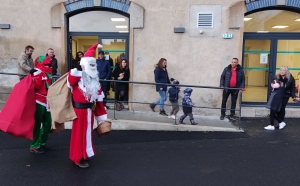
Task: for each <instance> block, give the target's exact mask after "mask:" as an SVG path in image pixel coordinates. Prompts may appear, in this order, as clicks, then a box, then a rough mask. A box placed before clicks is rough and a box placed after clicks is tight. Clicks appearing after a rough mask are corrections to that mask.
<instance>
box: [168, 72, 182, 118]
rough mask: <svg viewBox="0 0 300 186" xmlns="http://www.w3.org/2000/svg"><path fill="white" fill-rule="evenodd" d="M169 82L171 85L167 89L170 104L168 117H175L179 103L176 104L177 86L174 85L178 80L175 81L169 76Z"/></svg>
mask: <svg viewBox="0 0 300 186" xmlns="http://www.w3.org/2000/svg"><path fill="white" fill-rule="evenodd" d="M170 80H171V84H172V87H171V88H170V89H169V91H168V93H169V100H170V102H171V104H172V108H171V113H170V116H168V118H172V119H176V114H177V112H178V111H179V105H178V94H179V91H180V90H179V86H176V85H178V84H179V81H177V80H176V79H174V78H171V79H170Z"/></svg>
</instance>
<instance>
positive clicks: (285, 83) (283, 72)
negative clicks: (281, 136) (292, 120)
mask: <svg viewBox="0 0 300 186" xmlns="http://www.w3.org/2000/svg"><path fill="white" fill-rule="evenodd" d="M276 79H278V80H279V82H280V84H281V86H282V87H284V92H283V99H282V104H281V109H280V111H279V113H278V119H279V121H278V122H279V129H283V128H284V127H285V126H286V123H285V122H284V118H285V107H286V105H287V103H288V101H289V99H290V97H292V98H293V100H294V99H295V98H296V86H295V79H294V77H293V75H292V74H291V73H290V71H289V69H288V67H287V66H282V67H281V68H280V71H279V73H278V74H277V75H276Z"/></svg>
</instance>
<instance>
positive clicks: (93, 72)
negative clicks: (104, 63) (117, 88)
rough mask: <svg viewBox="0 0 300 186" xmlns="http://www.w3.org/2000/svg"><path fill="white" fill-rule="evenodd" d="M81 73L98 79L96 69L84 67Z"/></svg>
mask: <svg viewBox="0 0 300 186" xmlns="http://www.w3.org/2000/svg"><path fill="white" fill-rule="evenodd" d="M83 71H84V72H85V73H87V74H88V75H89V76H91V77H92V78H96V77H98V70H97V68H91V67H89V66H85V67H84V70H83Z"/></svg>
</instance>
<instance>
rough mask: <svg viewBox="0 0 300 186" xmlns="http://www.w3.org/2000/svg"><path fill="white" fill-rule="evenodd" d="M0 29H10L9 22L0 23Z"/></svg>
mask: <svg viewBox="0 0 300 186" xmlns="http://www.w3.org/2000/svg"><path fill="white" fill-rule="evenodd" d="M0 28H1V29H10V24H0Z"/></svg>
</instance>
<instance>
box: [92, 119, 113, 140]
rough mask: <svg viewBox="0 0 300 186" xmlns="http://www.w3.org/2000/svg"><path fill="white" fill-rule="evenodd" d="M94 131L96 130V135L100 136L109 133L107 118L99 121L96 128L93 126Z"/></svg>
mask: <svg viewBox="0 0 300 186" xmlns="http://www.w3.org/2000/svg"><path fill="white" fill-rule="evenodd" d="M95 131H96V133H97V135H98V136H100V137H102V136H105V135H107V134H109V133H110V131H111V122H110V121H107V120H105V121H102V122H101V123H99V125H98V126H97V128H95Z"/></svg>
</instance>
